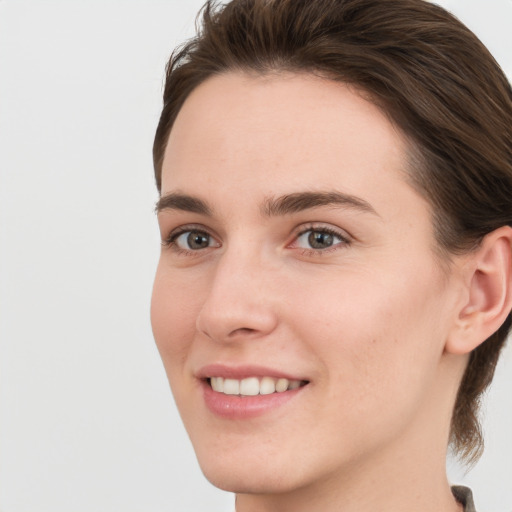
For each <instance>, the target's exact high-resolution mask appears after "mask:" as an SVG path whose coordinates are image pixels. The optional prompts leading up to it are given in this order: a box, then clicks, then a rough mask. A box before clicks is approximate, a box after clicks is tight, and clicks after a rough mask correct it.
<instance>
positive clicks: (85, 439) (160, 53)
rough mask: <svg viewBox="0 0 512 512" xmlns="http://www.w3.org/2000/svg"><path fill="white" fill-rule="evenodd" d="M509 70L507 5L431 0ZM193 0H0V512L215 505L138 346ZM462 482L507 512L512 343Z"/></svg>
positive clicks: (222, 505)
mask: <svg viewBox="0 0 512 512" xmlns="http://www.w3.org/2000/svg"><path fill="white" fill-rule="evenodd" d="M440 3H441V4H442V5H444V6H446V7H448V8H449V9H451V10H452V11H453V12H455V13H456V14H457V15H458V16H459V17H460V18H461V19H462V20H463V21H464V22H465V23H466V24H468V25H469V27H470V28H472V29H473V30H474V31H475V32H476V33H477V34H478V35H479V36H480V38H481V39H482V40H483V41H484V42H485V43H486V44H487V46H488V47H489V48H490V50H491V51H492V52H493V54H494V55H495V57H496V58H497V60H498V61H499V62H500V63H501V65H502V66H503V68H504V69H505V70H507V71H508V72H509V73H508V74H509V77H511V76H512V74H511V72H512V31H511V29H510V27H511V26H512V0H488V1H486V2H483V0H446V1H442V2H440ZM201 4H202V0H186V1H184V0H181V1H178V0H166V1H163V0H162V1H156V0H149V1H148V0H146V1H142V0H139V1H130V0H124V1H121V0H118V1H114V0H103V1H100V0H96V1H93V0H89V1H78V0H77V1H75V0H67V1H64V0H61V1H20V0H0V511H1V512H117V511H121V510H122V511H123V512H164V511H166V512H173V511H186V512H200V511H208V512H216V511H218V512H222V511H229V510H230V509H231V508H232V506H233V498H232V496H231V495H229V494H226V493H223V492H221V491H218V490H216V489H215V488H213V487H212V486H211V485H210V484H208V483H207V482H206V480H205V479H204V478H203V476H202V475H201V472H200V470H199V469H198V466H197V463H196V462H195V458H194V455H193V451H192V449H191V446H190V444H189V441H188V438H187V436H186V433H185V432H184V430H183V428H182V426H181V424H180V421H179V417H178V414H177V412H176V410H175V407H174V403H173V401H172V397H171V394H170V391H169V389H168V385H167V380H166V377H165V374H164V371H163V368H162V365H161V363H160V360H159V357H158V354H157V351H156V348H155V346H154V343H153V340H152V335H151V328H150V323H149V300H150V294H151V285H152V278H153V273H154V269H155V266H156V262H157V258H158V253H159V237H158V232H157V227H156V219H155V215H154V214H153V205H154V202H155V201H156V199H157V194H156V190H155V187H154V183H153V176H152V173H153V170H152V161H151V147H152V138H153V134H154V130H155V127H156V123H157V119H158V116H159V111H160V105H161V103H160V102H161V90H162V79H163V71H164V66H165V63H166V61H167V58H168V56H169V54H170V52H171V50H172V49H173V48H174V47H175V46H176V45H177V44H178V43H179V42H181V41H183V40H184V39H185V38H187V37H189V36H191V35H192V34H193V25H194V18H195V14H196V12H197V10H198V9H199V7H200V5H201ZM484 411H485V417H486V418H485V423H484V425H485V432H486V441H487V449H486V452H485V455H484V457H483V458H482V460H481V461H480V463H479V464H478V465H477V466H476V467H475V468H474V469H473V470H472V471H471V472H470V473H468V474H467V475H465V474H464V471H463V470H462V469H461V468H460V467H459V466H458V465H457V464H456V463H455V462H453V461H452V462H450V463H449V474H450V475H451V478H452V480H453V481H454V482H457V483H465V484H467V485H470V486H471V487H472V488H473V490H474V493H475V495H476V502H477V506H478V510H479V511H480V512H491V511H492V512H512V485H511V483H512V435H511V433H512V347H511V346H510V345H509V346H508V347H507V349H506V352H505V354H504V357H503V359H502V361H501V364H500V366H499V368H498V372H497V375H496V379H495V383H494V385H493V387H492V390H491V391H490V393H489V394H488V397H487V400H486V403H485V406H484Z"/></svg>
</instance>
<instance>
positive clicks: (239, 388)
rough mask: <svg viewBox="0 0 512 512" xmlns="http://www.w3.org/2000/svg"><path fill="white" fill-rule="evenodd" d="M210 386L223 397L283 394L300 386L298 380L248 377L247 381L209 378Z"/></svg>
mask: <svg viewBox="0 0 512 512" xmlns="http://www.w3.org/2000/svg"><path fill="white" fill-rule="evenodd" d="M210 385H211V386H212V389H213V390H214V391H217V392H218V393H224V394H225V395H241V396H256V395H270V394H272V393H283V392H284V391H288V390H291V389H297V388H299V387H300V386H301V381H300V380H288V379H284V378H281V379H274V378H273V377H263V378H261V379H259V378H258V377H248V378H247V379H241V380H238V379H224V378H223V377H210Z"/></svg>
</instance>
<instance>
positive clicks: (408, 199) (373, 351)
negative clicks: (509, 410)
mask: <svg viewBox="0 0 512 512" xmlns="http://www.w3.org/2000/svg"><path fill="white" fill-rule="evenodd" d="M406 152H407V145H406V141H405V139H404V137H403V136H402V135H401V133H400V132H399V131H397V130H396V129H395V128H394V126H393V125H392V124H390V122H389V121H388V119H387V118H386V117H385V116H384V115H383V114H382V113H381V112H380V111H379V109H378V108H376V107H375V106H374V105H372V104H370V103H369V102H367V101H366V100H364V99H363V98H362V97H361V95H359V94H357V92H356V91H354V90H353V89H351V88H349V87H348V86H345V85H343V84H340V83H334V82H331V81H327V80H323V79H320V78H318V77H313V76H309V75H292V74H284V73H283V74H276V75H272V76H267V77H260V76H251V75H247V74H242V73H229V74H224V75H221V76H217V77H214V78H211V79H209V80H208V81H206V82H205V83H203V84H202V85H200V86H199V87H198V88H196V89H195V90H194V91H193V92H192V94H191V95H190V96H189V98H188V99H187V100H186V102H185V104H184V106H183V107H182V109H181V111H180V113H179V115H178V118H177V120H176V122H175V125H174V127H173V129H172V132H171V134H170V138H169V142H168V146H167V148H166V153H165V158H164V164H163V174H162V184H163V185H162V197H166V196H167V195H168V194H171V193H178V192H179V193H180V194H187V195H189V196H193V197H195V198H198V199H200V200H202V201H203V202H204V203H207V205H208V207H209V209H210V210H211V211H210V212H209V213H208V214H206V213H205V212H202V213H201V212H191V211H186V210H184V209H182V208H181V207H176V205H174V206H173V207H167V208H162V209H161V210H160V211H159V213H158V221H159V226H160V231H161V235H162V240H163V241H165V240H167V239H168V238H169V236H170V235H172V234H173V233H176V230H177V229H178V228H181V229H182V230H185V231H186V230H187V229H188V230H189V231H199V232H201V233H203V236H205V237H206V240H207V246H206V247H204V248H199V249H194V248H190V247H189V246H188V245H187V239H186V235H185V236H181V237H179V238H176V237H175V238H174V239H173V241H172V242H171V243H167V244H166V243H164V244H163V246H162V251H161V258H160V262H159V265H158V269H157V274H156V278H155V284H154V292H153V300H152V325H153V330H154V335H155V340H156V343H157V346H158V349H159V351H160V354H161V357H162V360H163V362H164V366H165V369H166V372H167V375H168V378H169V382H170V385H171V388H172V391H173V394H174V397H175V400H176V403H177V406H178V408H179V410H180V413H181V416H182V418H183V421H184V424H185V426H186V428H187V431H188V432H189V435H190V438H191V440H192V443H193V445H194V448H195V450H196V454H197V457H198V460H199V463H200V465H201V468H202V469H203V472H204V473H205V475H206V477H207V478H208V479H209V480H210V481H211V482H212V483H213V484H214V485H216V486H218V487H220V488H222V489H226V490H229V491H233V492H236V493H237V511H238V512H251V511H258V512H262V511H263V512H264V511H291V510H293V511H294V512H301V511H311V510H322V511H324V512H329V511H334V510H336V511H339V510H343V511H344V512H347V511H348V512H350V511H354V512H355V511H357V512H365V511H370V510H372V511H373V510H382V511H386V510H390V511H391V510H393V511H394V512H396V511H402V510H403V511H406V510H407V511H410V510H415V512H421V511H423V510H425V511H427V510H428V511H432V510H443V511H455V510H460V506H459V505H458V504H457V503H456V502H455V500H454V499H453V497H452V495H451V492H450V489H449V485H448V482H447V479H446V473H445V456H446V446H447V442H448V434H449V423H450V416H451V410H452V408H453V404H454V401H455V394H456V390H457V386H458V383H459V381H460V378H461V376H462V373H463V370H464V367H465V364H466V362H467V356H466V354H464V353H461V354H453V353H450V352H449V351H447V350H446V345H447V343H448V340H449V339H450V335H451V333H452V332H453V329H454V325H455V324H456V322H457V319H458V318H459V316H460V315H459V313H460V306H461V303H463V302H464V301H465V300H467V278H465V275H466V274H464V272H463V271H462V269H464V268H466V267H465V266H464V264H463V263H464V262H462V260H461V261H459V260H457V259H454V261H452V262H451V263H450V264H449V265H448V264H447V263H446V262H445V264H444V265H441V264H440V262H439V255H438V253H437V252H436V250H435V241H434V235H433V228H432V221H431V212H430V208H429V205H428V204H427V203H426V201H425V200H424V199H422V197H420V195H419V194H418V193H417V192H416V191H415V190H414V189H413V188H412V187H411V186H410V185H409V184H408V183H407V180H406V177H405V169H406V166H407V164H406ZM332 191H337V192H339V193H340V194H346V195H349V196H350V197H352V198H353V197H356V198H358V201H360V203H361V204H364V205H365V206H364V207H360V205H359V206H357V205H356V206H354V205H339V204H336V205H323V206H315V207H311V208H307V209H304V210H301V211H296V212H288V213H285V214H281V213H282V212H273V214H272V215H268V212H267V213H265V211H264V207H263V206H262V205H265V204H267V205H268V202H269V199H270V198H276V197H280V196H282V195H286V194H294V193H301V192H332ZM162 204H163V203H162ZM262 210H263V211H262ZM325 229H327V230H330V231H334V232H335V233H336V235H335V236H334V238H333V239H332V245H330V246H329V247H325V248H321V249H317V250H314V249H312V248H311V247H310V245H309V239H308V236H309V234H310V233H311V230H313V231H316V232H319V233H323V232H324V231H323V230H325ZM307 230H310V231H307ZM447 269H448V270H447ZM461 352H464V351H461ZM210 363H223V364H227V365H232V366H236V365H243V364H258V365H263V366H266V367H271V368H276V369H280V370H282V371H284V372H286V373H289V374H292V375H299V376H301V378H305V379H307V380H308V382H309V383H308V385H307V386H306V387H304V389H302V390H301V392H300V393H298V394H297V396H296V397H295V398H294V399H292V400H290V401H289V402H287V403H286V404H284V405H283V406H281V407H279V408H277V409H276V410H272V411H270V412H268V413H265V414H264V415H262V416H259V417H256V418H253V419H244V420H232V419H225V418H220V417H218V416H216V415H214V414H213V413H212V412H210V410H208V408H207V407H206V406H205V403H204V399H203V394H202V390H201V386H200V383H199V380H198V379H197V378H196V374H197V371H198V369H200V368H201V367H202V366H204V365H206V364H210Z"/></svg>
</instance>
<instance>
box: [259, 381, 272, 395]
mask: <svg viewBox="0 0 512 512" xmlns="http://www.w3.org/2000/svg"><path fill="white" fill-rule="evenodd" d="M275 392H276V380H275V379H273V378H272V377H263V379H261V382H260V395H270V394H271V393H275Z"/></svg>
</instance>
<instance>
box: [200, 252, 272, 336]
mask: <svg viewBox="0 0 512 512" xmlns="http://www.w3.org/2000/svg"><path fill="white" fill-rule="evenodd" d="M212 272H213V275H212V279H211V281H210V287H209V290H208V293H207V296H206V299H205V301H204V303H203V305H202V308H201V309H200V311H199V314H198V316H197V320H196V328H197V330H198V331H199V332H202V333H203V334H205V335H206V336H208V337H209V338H210V339H212V340H213V341H216V342H223V343H230V342H236V341H241V340H244V339H247V340H248V339H258V338H263V337H264V336H266V335H268V334H270V333H271V332H272V331H274V329H275V328H276V326H277V319H278V315H277V311H276V308H275V300H274V293H273V286H272V279H271V276H270V275H269V271H268V268H265V265H264V264H263V263H262V262H261V259H260V260H259V261H258V258H257V257H252V256H249V255H248V256H247V257H244V256H243V255H242V254H241V253H240V252H238V253H236V254H235V252H234V251H233V252H232V253H231V254H230V253H229V251H226V253H224V254H223V255H222V256H221V257H220V258H219V261H218V262H216V263H215V267H214V270H212Z"/></svg>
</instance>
